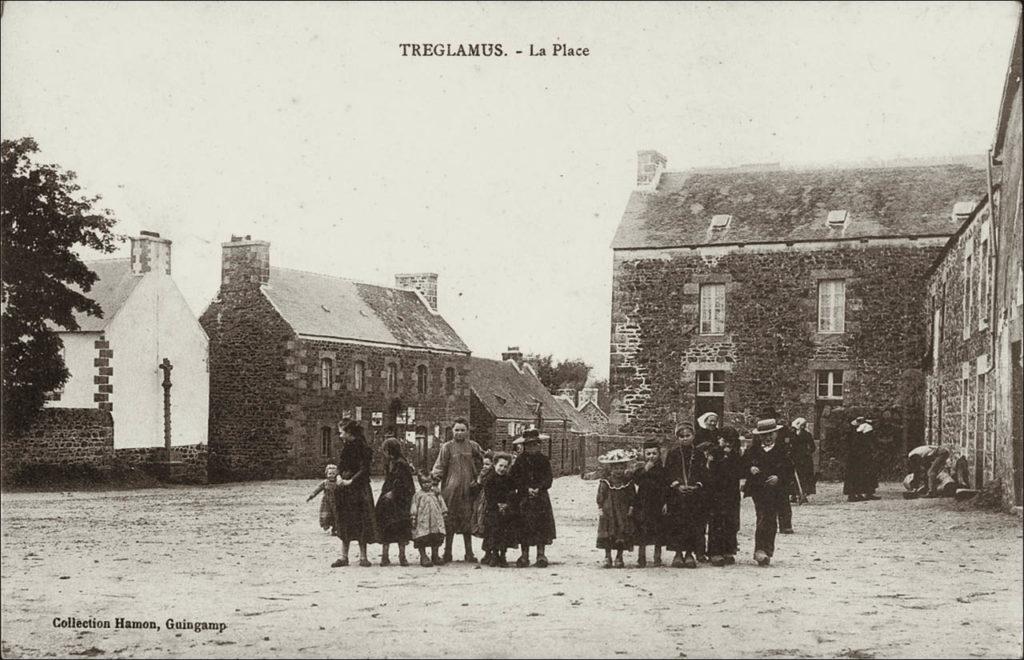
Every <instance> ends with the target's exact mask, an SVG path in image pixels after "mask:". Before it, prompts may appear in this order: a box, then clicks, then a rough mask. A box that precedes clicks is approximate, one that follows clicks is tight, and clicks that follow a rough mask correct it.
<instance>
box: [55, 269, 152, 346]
mask: <svg viewBox="0 0 1024 660" xmlns="http://www.w3.org/2000/svg"><path fill="white" fill-rule="evenodd" d="M82 263H84V264H85V265H86V266H88V267H89V270H91V271H92V272H94V273H96V276H97V277H98V278H99V279H97V280H96V282H95V283H94V284H93V285H92V288H91V289H90V290H89V291H82V289H81V288H79V287H77V286H72V287H71V288H72V289H74V290H75V291H78V292H80V293H81V294H82V295H84V296H85V297H87V298H91V299H92V300H94V301H96V303H97V304H99V306H100V308H101V309H102V310H103V318H98V317H96V316H90V315H88V314H85V313H76V314H75V320H76V321H77V322H78V329H79V331H80V332H102V331H103V330H104V329H105V328H106V327H107V324H108V323H110V321H111V320H112V319H113V318H114V316H116V315H117V313H118V312H119V311H120V310H121V307H122V306H124V303H125V301H126V300H128V296H130V295H131V293H132V291H133V290H134V289H135V286H136V285H137V284H138V283H139V282H140V281H141V280H142V277H141V276H140V275H135V274H134V273H132V263H131V259H96V260H94V261H83V262H82ZM54 329H56V330H57V331H59V332H64V331H65V329H64V328H62V327H58V326H54Z"/></svg>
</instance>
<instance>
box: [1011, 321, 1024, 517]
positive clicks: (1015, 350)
mask: <svg viewBox="0 0 1024 660" xmlns="http://www.w3.org/2000/svg"><path fill="white" fill-rule="evenodd" d="M1010 357H1011V358H1012V363H1011V366H1010V371H1011V372H1012V374H1013V375H1012V377H1011V390H1010V405H1012V406H1013V487H1014V497H1015V498H1016V504H1017V505H1020V504H1022V503H1024V494H1022V485H1024V484H1022V482H1024V474H1021V470H1022V468H1021V461H1022V460H1024V439H1022V437H1021V435H1022V432H1021V424H1022V421H1021V405H1022V404H1021V396H1022V395H1024V392H1021V342H1019V341H1015V342H1013V344H1012V345H1011V346H1010Z"/></svg>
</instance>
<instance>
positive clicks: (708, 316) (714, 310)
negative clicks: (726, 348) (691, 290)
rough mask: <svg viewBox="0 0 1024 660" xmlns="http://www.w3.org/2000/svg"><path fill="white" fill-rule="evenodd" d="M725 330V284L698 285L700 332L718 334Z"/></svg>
mask: <svg viewBox="0 0 1024 660" xmlns="http://www.w3.org/2000/svg"><path fill="white" fill-rule="evenodd" d="M723 332H725V285H724V284H702V285H701V286H700V334H702V335H720V334H722V333H723Z"/></svg>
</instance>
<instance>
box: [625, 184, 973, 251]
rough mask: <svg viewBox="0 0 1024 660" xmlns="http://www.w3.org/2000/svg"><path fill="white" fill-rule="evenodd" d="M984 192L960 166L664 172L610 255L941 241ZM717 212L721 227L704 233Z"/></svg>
mask: <svg viewBox="0 0 1024 660" xmlns="http://www.w3.org/2000/svg"><path fill="white" fill-rule="evenodd" d="M986 185H987V184H986V175H985V170H984V169H980V168H975V167H971V166H970V165H964V164H959V165H932V166H915V167H879V168H851V169H811V170H768V171H765V170H761V171H756V170H743V169H741V168H737V169H721V170H707V171H686V172H665V173H664V174H662V175H661V180H660V181H659V183H658V186H657V188H656V189H655V190H653V191H644V190H636V191H634V192H633V194H632V195H631V196H630V198H629V202H628V203H627V205H626V210H625V211H624V212H623V214H622V220H621V222H620V223H619V228H618V231H617V232H616V234H615V239H614V240H613V242H612V248H613V249H626V248H658V247H682V246H697V245H715V244H718V245H722V244H734V243H780V242H790V241H793V242H796V241H817V240H834V239H844V238H845V239H850V238H867V237H894V236H949V235H951V234H953V233H954V232H955V231H956V230H957V228H958V227H959V223H957V222H955V221H954V220H953V219H952V218H951V214H952V209H953V204H954V203H955V202H958V201H977V200H978V199H980V198H981V196H982V195H983V194H984V193H985V192H986ZM833 210H846V211H848V212H849V220H848V222H847V224H846V226H845V227H842V228H829V227H828V226H827V225H826V222H825V220H826V218H827V217H828V213H829V211H833ZM720 214H726V215H732V216H733V218H732V221H731V222H730V223H729V226H728V227H727V228H725V229H720V230H714V231H709V229H708V227H709V225H710V222H711V218H712V216H715V215H720Z"/></svg>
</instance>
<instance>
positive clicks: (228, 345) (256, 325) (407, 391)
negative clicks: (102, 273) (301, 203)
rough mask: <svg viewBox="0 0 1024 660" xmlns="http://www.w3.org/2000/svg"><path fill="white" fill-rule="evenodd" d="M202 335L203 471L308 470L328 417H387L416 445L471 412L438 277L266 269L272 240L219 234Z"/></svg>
mask: <svg viewBox="0 0 1024 660" xmlns="http://www.w3.org/2000/svg"><path fill="white" fill-rule="evenodd" d="M200 321H201V323H202V325H203V327H204V328H205V329H206V332H207V334H208V335H209V337H210V392H211V396H210V477H211V479H214V480H227V479H256V478H276V477H285V476H291V477H299V476H302V477H313V476H318V475H320V474H322V472H323V466H324V465H325V464H326V463H328V462H331V461H333V460H335V459H336V458H337V454H338V450H339V449H340V446H339V444H338V435H337V424H338V422H339V421H340V420H341V419H343V418H344V417H351V418H354V419H356V420H358V421H360V422H361V423H362V424H363V426H364V428H365V429H366V431H367V436H368V438H369V439H371V440H372V441H379V440H380V439H381V437H382V435H383V433H384V431H385V430H386V429H387V428H388V427H391V426H393V427H395V428H396V430H397V431H398V433H399V435H400V436H402V437H404V438H406V439H408V440H410V441H412V442H415V443H416V447H417V448H418V449H419V450H420V451H422V452H426V451H427V450H428V449H429V448H430V447H431V446H434V445H436V444H437V443H438V441H439V440H442V439H443V438H445V437H446V436H447V435H448V434H449V433H450V427H451V424H452V421H453V420H454V419H455V418H456V417H460V416H466V417H468V415H469V383H468V379H467V369H468V366H469V353H470V351H469V348H467V347H466V345H465V344H464V343H463V342H462V340H461V339H460V338H459V336H458V334H456V332H455V331H454V330H453V329H452V327H451V326H450V325H449V324H448V323H447V322H446V321H445V320H444V318H443V317H442V316H441V315H440V314H439V313H438V311H437V275H436V274H432V273H417V274H409V275H399V276H396V287H395V288H390V287H384V286H376V285H371V284H363V283H360V282H354V281H351V280H347V279H342V278H339V277H332V276H329V275H321V274H317V273H309V272H304V271H299V270H291V269H287V268H277V267H272V266H271V264H270V244H269V243H267V242H265V241H259V240H251V239H250V238H249V237H245V238H240V237H232V239H231V241H229V242H227V243H223V258H222V268H221V286H220V291H219V292H218V294H217V298H216V299H215V300H214V301H213V302H212V303H211V304H210V306H209V307H208V308H207V310H206V311H205V312H204V313H203V315H202V318H201V319H200Z"/></svg>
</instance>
